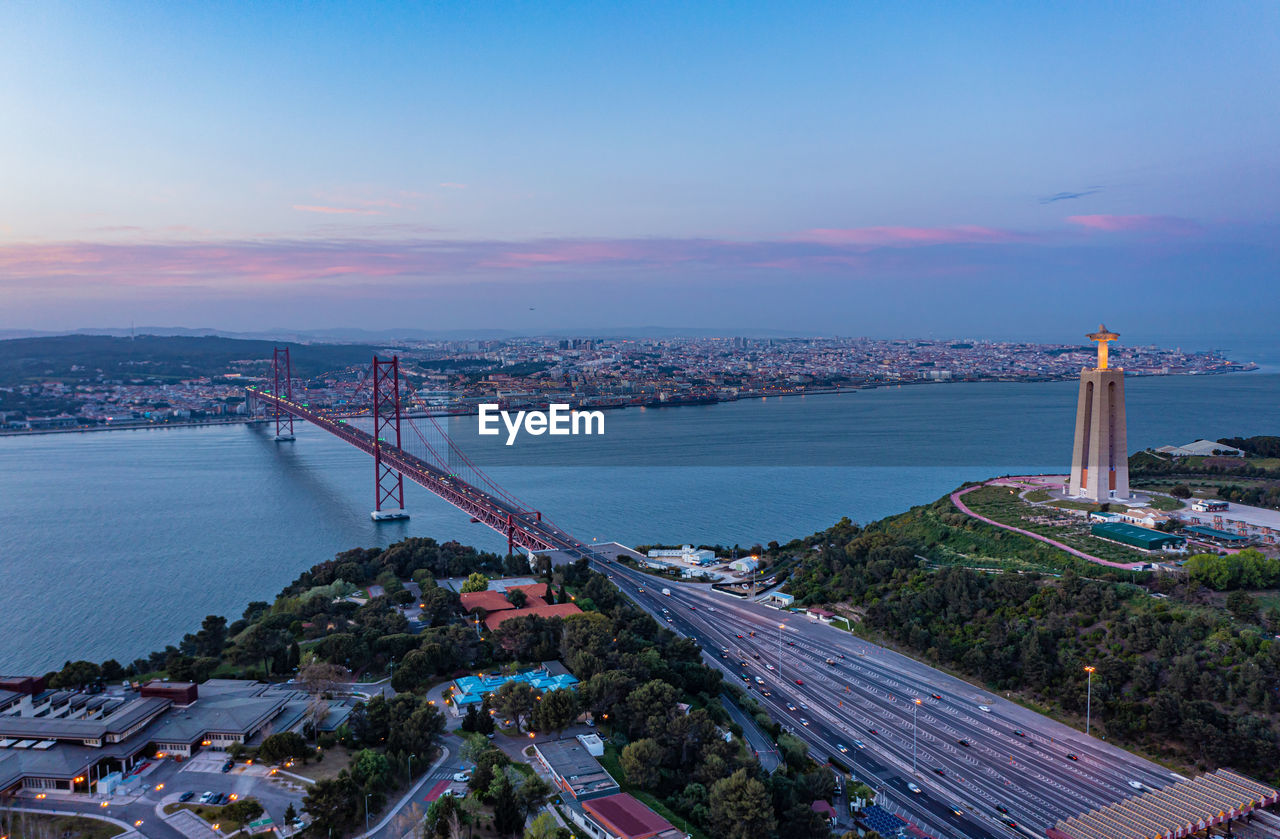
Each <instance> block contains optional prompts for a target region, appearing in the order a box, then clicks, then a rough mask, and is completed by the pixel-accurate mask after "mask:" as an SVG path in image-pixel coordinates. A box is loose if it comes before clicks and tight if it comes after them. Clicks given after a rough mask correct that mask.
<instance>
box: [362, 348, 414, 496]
mask: <svg viewBox="0 0 1280 839" xmlns="http://www.w3.org/2000/svg"><path fill="white" fill-rule="evenodd" d="M373 436H374V444H373V477H374V481H373V483H374V505H373V512H372V513H370V514H369V517H370V518H372V519H373V520H374V521H394V520H396V519H407V518H409V514H408V513H406V512H405V511H404V475H403V474H401V473H400V471H399V470H397V469H396V468H394V467H392V466H388V465H387V464H386V463H384V462H383V460H382V447H383V445H386V446H388V447H394V449H395V450H396V451H399V450H400V357H399V356H396V355H393V356H391V360H390V361H388V360H386V359H379V358H378V357H377V356H376V355H375V356H374V357H373ZM383 505H386V509H383Z"/></svg>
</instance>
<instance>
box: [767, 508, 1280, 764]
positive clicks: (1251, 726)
mask: <svg viewBox="0 0 1280 839" xmlns="http://www.w3.org/2000/svg"><path fill="white" fill-rule="evenodd" d="M939 503H940V504H941V502H939ZM938 507H939V504H935V505H931V506H930V507H926V508H916V510H913V511H912V512H911V513H908V514H906V515H905V516H898V517H894V518H891V519H887V520H885V521H883V522H878V523H876V524H873V525H870V526H868V527H867V528H866V529H862V528H859V527H857V526H855V525H853V524H852V523H850V522H849V521H848V520H847V519H846V520H843V521H841V522H840V523H839V524H837V525H836V526H835V527H833V528H831V529H830V530H828V531H825V532H823V533H820V534H816V535H815V536H813V537H810V538H808V539H806V540H804V541H803V542H795V543H792V544H790V545H787V546H784V547H783V548H782V550H783V551H785V552H789V553H795V552H796V551H807V553H806V554H805V558H804V561H803V562H802V563H801V565H800V567H799V568H797V570H796V572H795V573H794V574H793V575H792V577H791V581H790V583H789V587H788V589H789V591H790V592H791V593H792V594H794V595H795V596H796V598H797V601H798V602H799V603H801V604H806V605H808V604H818V603H821V604H830V603H847V604H850V605H851V606H853V607H854V608H856V609H859V610H861V611H862V612H863V613H864V619H863V621H862V622H861V623H860V624H859V625H858V627H857V631H858V632H860V633H864V634H866V635H868V636H870V637H873V638H879V639H885V640H888V641H890V642H892V643H894V644H896V645H899V646H901V647H902V648H904V649H905V650H907V651H909V652H911V653H912V654H913V655H915V656H917V657H919V658H920V659H922V660H924V661H928V662H931V663H935V664H937V665H939V666H942V667H944V668H949V669H952V670H956V671H959V672H961V673H964V674H966V675H968V676H969V677H970V678H973V679H975V680H977V681H979V682H981V683H984V684H986V685H988V686H989V687H990V688H991V689H993V690H999V691H1008V692H1016V693H1018V694H1019V695H1020V697H1021V698H1022V699H1023V700H1024V701H1026V702H1028V703H1029V704H1034V705H1038V706H1041V707H1046V708H1048V709H1050V710H1052V711H1054V712H1056V713H1060V714H1065V715H1068V716H1074V715H1079V714H1083V712H1084V705H1085V687H1086V680H1085V673H1084V671H1083V668H1084V666H1085V665H1086V664H1088V665H1093V666H1096V667H1097V672H1096V673H1095V674H1094V678H1093V724H1094V726H1095V728H1101V729H1102V730H1104V731H1105V732H1106V735H1107V736H1108V738H1110V739H1112V740H1115V741H1118V742H1120V743H1123V744H1125V745H1127V746H1130V747H1137V748H1141V749H1144V750H1146V751H1148V752H1150V753H1153V754H1157V755H1160V756H1163V757H1164V758H1166V759H1169V760H1171V761H1175V762H1177V763H1179V764H1181V765H1183V766H1196V767H1216V766H1221V765H1230V766H1233V767H1235V768H1237V769H1240V770H1241V771H1244V772H1248V773H1252V774H1255V775H1257V776H1259V777H1262V778H1266V779H1268V780H1270V781H1273V782H1274V781H1276V780H1280V770H1278V769H1277V767H1280V693H1277V690H1276V685H1277V684H1280V642H1277V641H1275V640H1274V639H1273V638H1272V637H1270V635H1269V634H1268V633H1271V634H1275V633H1277V632H1280V622H1278V623H1277V624H1276V625H1275V626H1271V625H1268V626H1266V627H1265V631H1264V626H1263V625H1262V623H1263V621H1262V620H1260V616H1259V609H1258V606H1257V604H1256V602H1253V601H1252V600H1251V601H1250V602H1248V603H1246V602H1244V601H1243V600H1241V599H1240V598H1236V601H1235V603H1234V604H1233V605H1229V609H1230V610H1231V613H1230V614H1229V613H1226V612H1224V611H1222V610H1220V609H1210V608H1204V607H1200V606H1197V605H1192V604H1190V603H1186V602H1179V601H1178V600H1175V599H1165V600H1157V599H1154V598H1152V597H1151V596H1150V595H1149V592H1148V591H1146V590H1144V589H1142V588H1140V587H1138V586H1135V585H1131V584H1126V583H1122V582H1120V580H1119V578H1118V577H1117V576H1116V575H1113V574H1109V573H1103V574H1102V576H1103V577H1104V579H1093V580H1091V579H1083V578H1081V577H1080V576H1078V575H1077V574H1076V573H1075V572H1074V571H1073V570H1068V571H1067V572H1066V573H1065V574H1064V575H1063V576H1062V577H1061V578H1059V579H1043V578H1040V577H1039V576H1038V575H1035V574H1011V573H1006V574H990V573H975V572H974V571H971V570H969V569H966V568H956V567H947V568H941V569H930V568H928V567H927V564H926V563H924V562H922V561H921V560H920V559H919V558H918V555H925V554H926V553H927V552H928V551H929V550H931V546H930V545H929V544H921V543H920V542H919V541H916V540H915V539H914V538H913V537H915V536H918V535H920V534H922V533H925V534H927V535H928V536H929V537H930V538H931V543H932V549H935V550H936V548H937V546H939V545H945V544H949V543H955V542H957V541H963V540H967V539H970V538H971V532H970V531H968V530H967V528H966V526H965V522H964V521H958V520H955V519H950V520H948V519H945V518H944V516H946V515H947V514H945V513H943V512H941V511H940V510H938V509H937V508H938ZM957 515H958V514H957ZM962 518H963V517H962ZM922 519H923V521H924V524H922ZM950 522H955V524H954V525H952V524H951V523H950ZM925 524H927V525H928V527H926V526H925ZM952 528H954V530H955V532H953V533H948V532H945V531H946V530H949V529H952ZM814 547H820V548H821V550H813V548H814ZM1091 572H1092V573H1094V574H1098V573H1099V572H1098V569H1096V568H1092V569H1091ZM1153 584H1156V585H1161V586H1169V587H1174V586H1176V585H1177V584H1176V581H1175V580H1173V579H1172V578H1165V577H1162V578H1158V579H1156V580H1155V581H1154V582H1153ZM1184 593H1185V592H1184ZM1240 594H1243V593H1240ZM1276 617H1278V618H1280V612H1278V613H1277V615H1276ZM1264 620H1265V621H1267V622H1268V624H1269V621H1270V620H1271V618H1270V616H1268V617H1266V618H1265V619H1264Z"/></svg>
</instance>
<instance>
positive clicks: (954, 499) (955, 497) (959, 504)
mask: <svg viewBox="0 0 1280 839" xmlns="http://www.w3.org/2000/svg"><path fill="white" fill-rule="evenodd" d="M1010 480H1011V479H1009V478H997V479H996V480H994V481H988V482H987V483H985V484H977V485H975V486H971V487H968V488H966V489H959V490H956V491H955V492H953V493H951V503H952V504H954V505H956V509H958V510H959V511H960V512H962V513H964V514H965V515H966V516H968V517H969V518H972V519H977V520H978V521H980V522H983V523H985V524H989V525H991V526H992V527H998V528H1000V529H1001V530H1008V531H1010V532H1011V533H1017V534H1019V535H1021V536H1027V537H1030V538H1032V539H1035V540H1036V541H1037V542H1044V543H1045V544H1046V545H1052V546H1053V547H1055V548H1058V549H1059V550H1063V551H1066V552H1067V553H1069V554H1071V555H1072V556H1078V557H1080V558H1081V559H1087V560H1089V561H1090V562H1092V563H1095V564H1097V565H1106V566H1108V567H1109V568H1125V569H1132V568H1133V567H1134V566H1135V565H1140V564H1141V563H1135V562H1112V561H1110V560H1107V559H1103V558H1102V557H1099V556H1094V555H1093V554H1087V553H1085V552H1084V551H1080V550H1076V549H1075V548H1073V547H1071V546H1070V545H1064V544H1063V543H1061V542H1059V541H1057V540H1054V539H1050V538H1049V537H1048V536H1041V535H1040V534H1039V533H1032V532H1031V531H1030V530H1023V529H1022V528H1021V527H1014V526H1012V525H1009V524H1001V523H1000V522H998V521H995V520H994V519H989V518H987V517H986V516H981V515H978V514H977V513H975V512H974V511H973V510H971V509H969V507H968V506H967V505H966V504H965V503H964V502H963V501H961V500H960V498H961V496H963V495H965V494H967V493H970V492H973V491H974V490H975V489H978V488H979V487H984V486H989V485H991V484H1001V483H1008V482H1009V481H1010Z"/></svg>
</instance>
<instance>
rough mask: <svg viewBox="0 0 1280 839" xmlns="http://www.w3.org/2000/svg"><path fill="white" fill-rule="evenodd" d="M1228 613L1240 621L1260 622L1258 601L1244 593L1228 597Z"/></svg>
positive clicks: (1236, 593)
mask: <svg viewBox="0 0 1280 839" xmlns="http://www.w3.org/2000/svg"><path fill="white" fill-rule="evenodd" d="M1227 611H1228V612H1230V613H1231V615H1232V616H1233V617H1234V618H1235V619H1236V620H1238V621H1242V622H1245V623H1255V622H1257V620H1258V601H1256V600H1254V599H1253V598H1252V597H1250V596H1249V595H1248V594H1246V593H1245V592H1243V591H1233V592H1231V593H1230V594H1228V595H1227Z"/></svg>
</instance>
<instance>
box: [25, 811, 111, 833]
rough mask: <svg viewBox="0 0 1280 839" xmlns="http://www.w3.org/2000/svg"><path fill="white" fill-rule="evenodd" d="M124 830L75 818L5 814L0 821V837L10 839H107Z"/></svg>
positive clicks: (94, 821) (96, 821) (100, 822)
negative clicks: (67, 838)
mask: <svg viewBox="0 0 1280 839" xmlns="http://www.w3.org/2000/svg"><path fill="white" fill-rule="evenodd" d="M124 832H125V831H124V828H122V827H120V826H119V825H114V824H112V823H111V822H104V821H98V820H97V819H85V818H80V817H78V816H46V815H37V814H35V813H6V814H5V817H4V818H0V834H3V835H5V836H7V837H8V838H9V839H45V837H49V836H72V837H75V839H109V837H111V836H119V835H120V834H122V833H124Z"/></svg>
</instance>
